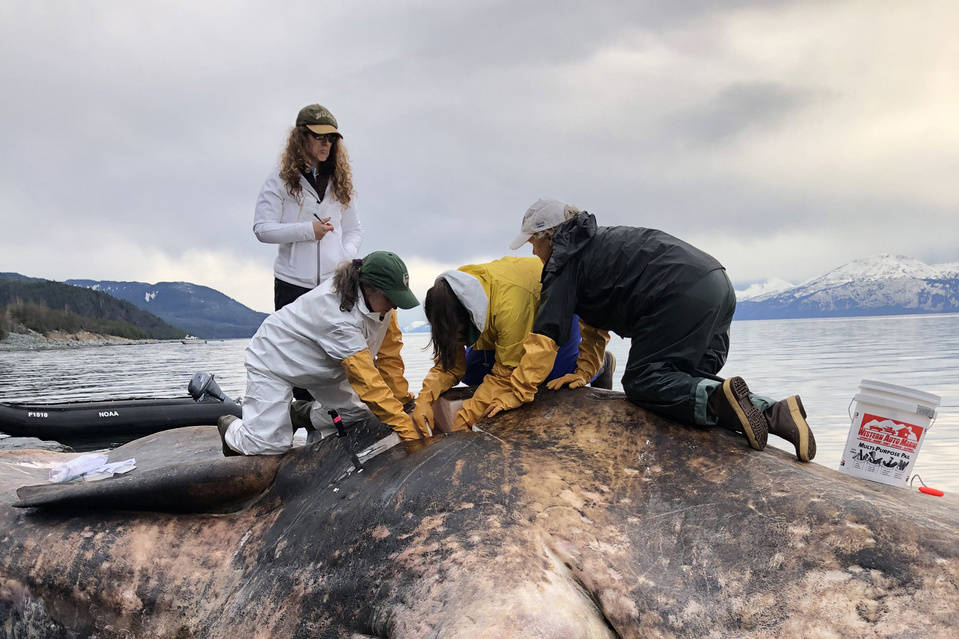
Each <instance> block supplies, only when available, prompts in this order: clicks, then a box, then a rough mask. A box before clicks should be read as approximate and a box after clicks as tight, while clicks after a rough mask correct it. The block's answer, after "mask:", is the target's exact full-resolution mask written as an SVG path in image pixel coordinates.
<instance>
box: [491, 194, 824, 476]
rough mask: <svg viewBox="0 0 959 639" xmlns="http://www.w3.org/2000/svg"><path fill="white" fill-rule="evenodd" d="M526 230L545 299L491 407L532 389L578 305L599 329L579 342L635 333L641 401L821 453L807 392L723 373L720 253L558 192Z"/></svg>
mask: <svg viewBox="0 0 959 639" xmlns="http://www.w3.org/2000/svg"><path fill="white" fill-rule="evenodd" d="M526 242H529V243H531V244H532V245H533V253H534V255H536V256H538V257H539V258H540V259H541V260H542V261H543V263H544V267H543V275H542V292H541V296H540V305H539V310H538V312H537V314H536V319H535V322H534V324H533V331H532V333H531V334H530V336H529V338H527V340H526V342H525V344H524V354H523V358H522V360H521V362H520V365H519V366H518V367H517V368H516V369H514V371H513V376H512V387H511V389H510V390H511V392H507V393H503V394H501V396H500V397H498V398H496V400H495V401H494V403H493V404H492V405H491V407H490V410H489V411H488V413H487V414H488V415H490V416H493V415H496V414H497V413H499V412H501V411H504V410H509V409H512V408H516V407H518V406H520V405H522V404H523V403H524V402H529V401H532V400H533V398H534V396H535V394H536V391H537V389H538V387H539V385H540V383H542V381H543V380H544V379H545V378H546V375H547V374H548V373H549V371H550V370H551V368H552V365H553V358H554V357H555V353H556V348H557V347H556V345H557V344H562V343H564V341H565V340H566V339H567V337H568V331H569V328H570V321H571V318H572V316H573V314H574V313H575V314H577V315H579V317H580V320H581V322H582V323H583V324H585V325H588V326H589V327H592V328H593V329H594V330H586V331H584V332H583V340H582V342H581V346H580V348H581V352H595V351H596V350H597V349H598V350H599V352H602V349H603V348H605V344H606V342H607V341H608V339H609V333H608V331H614V332H616V333H617V334H619V335H620V336H622V337H626V338H630V339H631V346H630V350H629V358H628V361H627V363H626V367H625V372H624V374H623V378H622V384H623V390H624V391H625V392H626V397H627V398H628V399H629V400H630V401H632V402H633V403H635V404H638V405H639V406H642V407H644V408H647V409H649V410H651V411H653V412H656V413H658V414H660V415H663V416H665V417H667V418H670V419H673V420H675V421H678V422H682V423H685V424H693V425H699V426H713V425H720V426H723V427H726V428H729V429H731V430H735V431H737V432H741V433H742V434H744V435H745V437H746V439H747V440H748V442H749V445H750V446H751V447H753V448H755V449H757V450H762V449H763V448H764V447H765V446H766V440H767V436H768V433H769V432H772V433H773V434H775V435H778V436H780V437H783V438H785V439H787V440H789V441H790V442H792V443H793V445H794V446H795V447H796V455H797V457H798V458H799V459H800V460H801V461H809V460H810V459H812V458H813V456H814V455H815V454H816V442H815V438H814V437H813V434H812V431H811V430H810V428H809V425H808V423H807V422H806V413H805V409H804V407H803V405H802V401H801V400H800V398H799V396H797V395H793V396H791V397H788V398H787V399H784V400H781V401H778V402H777V401H774V400H772V399H769V398H766V397H762V396H759V395H755V394H753V393H751V392H750V390H749V387H748V385H747V384H746V382H745V381H744V380H743V379H742V378H741V377H731V378H728V379H723V378H721V377H718V376H717V373H718V372H719V371H720V369H721V368H722V367H723V365H724V364H725V363H726V356H727V354H728V353H729V326H730V323H731V322H732V318H733V312H734V311H735V309H736V294H735V292H734V290H733V287H732V284H731V283H730V281H729V278H728V277H727V276H726V271H725V269H724V268H723V266H722V264H720V263H719V262H718V261H717V260H716V259H715V258H714V257H712V256H711V255H709V254H707V253H705V252H703V251H701V250H699V249H697V248H696V247H694V246H692V245H690V244H688V243H686V242H684V241H682V240H680V239H678V238H676V237H673V236H672V235H669V234H668V233H665V232H663V231H659V230H656V229H647V228H638V227H630V226H612V227H603V226H597V225H596V218H595V217H594V216H593V215H591V214H589V213H587V212H581V211H579V210H578V209H576V208H575V207H572V206H570V205H568V204H564V203H563V202H560V201H558V200H555V199H549V198H543V199H540V200H537V201H536V202H535V203H534V204H533V205H532V206H531V207H530V208H529V209H528V210H527V211H526V214H525V216H524V217H523V223H522V227H521V233H520V235H519V236H518V237H517V238H516V239H515V240H514V241H513V243H512V244H511V245H510V246H511V248H513V249H514V250H515V249H517V248H519V247H520V246H522V245H523V244H525V243H526ZM591 341H592V342H593V343H590V342H591ZM597 341H602V344H601V345H600V344H597V343H596V342H597ZM584 342H585V344H584ZM600 346H601V348H600ZM590 369H591V367H590V366H588V365H586V366H577V370H576V371H575V372H573V373H571V374H569V375H566V376H564V377H561V378H558V379H555V380H553V381H551V382H549V383H548V384H547V388H549V389H552V390H555V389H558V388H561V387H563V386H569V387H570V388H577V387H579V386H584V385H585V384H586V382H587V381H588V380H589V379H590V378H589V375H590V374H591V370H590ZM592 374H595V370H592Z"/></svg>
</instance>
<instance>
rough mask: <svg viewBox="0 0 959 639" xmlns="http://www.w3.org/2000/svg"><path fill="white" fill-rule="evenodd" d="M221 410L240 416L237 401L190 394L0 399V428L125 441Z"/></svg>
mask: <svg viewBox="0 0 959 639" xmlns="http://www.w3.org/2000/svg"><path fill="white" fill-rule="evenodd" d="M221 415H236V416H237V417H239V416H241V411H240V404H239V403H238V402H236V401H234V400H231V399H229V398H227V399H226V400H225V401H220V400H217V399H212V398H203V399H201V400H200V401H195V400H194V399H192V398H190V397H172V398H159V399H158V398H150V399H123V400H111V401H99V402H71V403H60V404H36V403H30V404H26V403H24V404H20V403H15V404H4V403H0V432H3V433H6V434H8V435H12V436H14V437H37V438H39V439H52V440H55V441H58V442H60V443H62V444H66V445H68V446H74V447H77V446H78V445H79V446H84V445H85V444H91V443H93V442H111V443H115V442H126V441H130V440H133V439H136V438H138V437H143V436H144V435H149V434H152V433H156V432H158V431H161V430H168V429H170V428H180V427H181V426H201V425H204V424H216V420H217V418H219V417H220V416H221Z"/></svg>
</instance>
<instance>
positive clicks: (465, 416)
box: [453, 362, 522, 431]
mask: <svg viewBox="0 0 959 639" xmlns="http://www.w3.org/2000/svg"><path fill="white" fill-rule="evenodd" d="M512 373H513V367H512V366H504V365H502V364H500V363H499V362H496V363H495V364H493V368H492V370H490V372H489V373H488V374H487V375H486V377H484V378H483V383H482V384H480V385H479V387H478V388H477V389H476V391H475V392H474V393H473V396H472V397H470V398H469V399H467V400H466V401H465V402H463V405H462V406H461V407H460V409H459V411H457V413H456V417H454V418H453V430H454V431H456V430H469V428H470V427H471V426H472V425H473V424H475V423H476V422H478V421H479V420H481V419H482V418H483V417H484V416H486V414H487V412H488V411H489V407H490V405H491V404H492V403H493V401H494V400H496V399H497V398H503V401H501V402H499V405H500V406H509V407H510V408H516V407H517V406H520V405H522V402H517V400H516V396H515V395H513V387H512V382H511V379H510V377H511V375H512ZM514 404H515V405H514Z"/></svg>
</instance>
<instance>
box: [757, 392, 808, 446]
mask: <svg viewBox="0 0 959 639" xmlns="http://www.w3.org/2000/svg"><path fill="white" fill-rule="evenodd" d="M763 415H765V416H766V420H767V421H768V422H769V432H770V433H772V434H773V435H776V436H778V437H782V438H783V439H785V440H787V441H789V442H791V443H792V445H793V446H795V447H796V458H797V459H798V460H799V461H801V462H808V461H809V460H810V459H812V458H813V457H815V456H816V438H815V437H813V434H812V431H811V430H810V429H809V424H808V423H806V409H805V408H803V405H802V400H801V399H799V395H793V396H791V397H787V398H786V399H784V400H781V401H778V402H776V403H775V404H773V405H772V406H770V407H769V408H767V409H766V410H765V411H763Z"/></svg>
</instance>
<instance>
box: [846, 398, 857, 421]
mask: <svg viewBox="0 0 959 639" xmlns="http://www.w3.org/2000/svg"><path fill="white" fill-rule="evenodd" d="M855 401H856V398H855V397H853V398H852V399H850V400H849V406H847V407H846V414H847V415H849V420H850V421H852V405H853V404H854V403H855Z"/></svg>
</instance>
